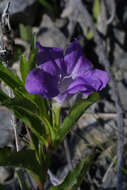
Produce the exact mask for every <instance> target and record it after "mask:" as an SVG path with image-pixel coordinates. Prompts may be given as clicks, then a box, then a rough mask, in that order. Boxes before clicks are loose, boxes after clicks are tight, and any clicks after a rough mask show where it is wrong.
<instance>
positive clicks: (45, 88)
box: [25, 40, 109, 104]
mask: <svg viewBox="0 0 127 190" xmlns="http://www.w3.org/2000/svg"><path fill="white" fill-rule="evenodd" d="M36 46H37V47H38V55H37V65H38V67H37V68H35V69H33V70H32V71H30V72H29V74H28V76H27V78H26V84H25V87H26V90H27V91H28V92H29V93H30V94H38V95H40V96H42V97H44V98H54V99H55V100H56V101H58V102H59V103H60V104H62V103H64V102H65V100H66V99H67V98H68V97H70V96H72V95H73V94H76V93H79V92H80V93H83V94H86V95H89V94H91V93H93V92H95V91H101V90H102V89H103V88H104V87H105V86H106V85H107V82H108V80H109V77H108V74H107V72H105V71H102V70H100V69H93V68H92V63H91V62H90V61H89V60H88V59H87V58H86V57H85V56H84V55H83V50H82V48H81V46H80V44H79V42H78V40H74V41H73V42H72V43H70V44H69V46H68V48H67V49H66V51H65V55H64V53H63V50H62V49H60V48H55V47H43V46H41V45H40V44H39V42H37V43H36Z"/></svg>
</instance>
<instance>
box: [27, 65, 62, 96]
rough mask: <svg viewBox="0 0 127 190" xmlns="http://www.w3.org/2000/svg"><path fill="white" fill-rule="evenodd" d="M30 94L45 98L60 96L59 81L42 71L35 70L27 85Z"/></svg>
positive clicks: (28, 77) (30, 74)
mask: <svg viewBox="0 0 127 190" xmlns="http://www.w3.org/2000/svg"><path fill="white" fill-rule="evenodd" d="M25 88H26V90H27V91H28V92H29V93H30V94H38V95H41V96H42V97H44V98H51V97H55V96H57V95H58V93H59V91H58V88H57V79H56V78H55V77H53V76H51V75H50V74H49V73H46V72H45V71H43V70H41V69H33V70H32V71H31V72H29V74H28V76H27V78H26V84H25Z"/></svg>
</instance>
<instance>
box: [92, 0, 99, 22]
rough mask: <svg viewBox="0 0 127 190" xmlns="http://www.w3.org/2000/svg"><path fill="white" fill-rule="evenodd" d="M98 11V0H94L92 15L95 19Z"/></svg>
mask: <svg viewBox="0 0 127 190" xmlns="http://www.w3.org/2000/svg"><path fill="white" fill-rule="evenodd" d="M99 13H100V0H94V4H93V17H94V19H95V20H97V19H98V16H99Z"/></svg>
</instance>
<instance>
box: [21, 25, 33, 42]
mask: <svg viewBox="0 0 127 190" xmlns="http://www.w3.org/2000/svg"><path fill="white" fill-rule="evenodd" d="M19 30H20V36H21V38H22V39H23V40H25V41H28V42H31V40H32V35H33V34H32V27H31V26H25V25H23V24H20V25H19Z"/></svg>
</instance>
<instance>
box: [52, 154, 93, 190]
mask: <svg viewBox="0 0 127 190" xmlns="http://www.w3.org/2000/svg"><path fill="white" fill-rule="evenodd" d="M95 156H96V153H95V152H94V153H92V155H90V156H89V157H88V159H85V160H82V161H80V162H79V164H77V166H76V167H75V168H74V169H72V171H71V172H69V174H68V175H67V177H66V178H65V180H64V182H63V183H62V184H60V185H59V186H56V187H51V188H50V190H77V188H78V187H79V186H80V185H81V184H82V182H83V180H84V179H85V176H86V174H87V172H88V170H89V169H90V167H91V166H92V164H93V163H94V158H95Z"/></svg>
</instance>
